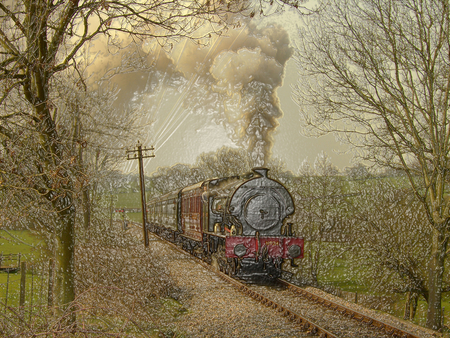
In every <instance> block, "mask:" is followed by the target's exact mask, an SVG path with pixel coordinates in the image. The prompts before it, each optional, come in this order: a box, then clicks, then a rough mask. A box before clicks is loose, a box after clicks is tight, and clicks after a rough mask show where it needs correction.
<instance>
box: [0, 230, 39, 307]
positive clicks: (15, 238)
mask: <svg viewBox="0 0 450 338" xmlns="http://www.w3.org/2000/svg"><path fill="white" fill-rule="evenodd" d="M42 245H43V241H42V240H41V239H40V238H39V237H37V236H35V235H33V234H32V233H31V232H30V231H28V230H0V252H1V253H2V254H3V256H4V257H8V255H9V254H19V253H20V254H21V257H20V260H21V262H26V266H27V273H26V278H27V281H26V295H28V297H26V304H30V303H31V289H32V288H33V304H34V305H37V304H39V303H40V302H41V299H42V295H43V290H41V289H42V288H41V287H40V284H41V283H40V275H41V274H42V271H40V269H38V268H37V265H36V264H35V263H36V262H37V261H38V260H39V258H40V257H41V254H42ZM4 262H5V260H4ZM5 263H6V265H8V266H11V265H13V266H16V265H17V264H18V262H17V261H16V260H14V261H9V260H8V261H6V262H5ZM2 265H4V264H2ZM20 276H21V273H20V272H15V273H7V272H3V271H2V272H0V285H1V287H0V302H1V304H2V305H3V306H4V305H5V302H6V296H7V294H8V300H7V305H8V306H18V305H19V290H20Z"/></svg>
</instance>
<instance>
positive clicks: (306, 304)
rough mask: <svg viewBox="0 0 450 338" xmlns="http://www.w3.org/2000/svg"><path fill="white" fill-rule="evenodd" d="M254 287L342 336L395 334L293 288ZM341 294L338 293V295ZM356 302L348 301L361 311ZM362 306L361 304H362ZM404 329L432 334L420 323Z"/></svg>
mask: <svg viewBox="0 0 450 338" xmlns="http://www.w3.org/2000/svg"><path fill="white" fill-rule="evenodd" d="M250 289H252V290H254V291H256V292H258V293H260V294H262V295H264V296H265V297H267V298H269V299H272V300H273V301H276V302H277V303H278V304H280V305H282V306H284V307H286V308H288V309H290V310H292V311H293V312H295V313H298V314H299V315H301V316H304V317H306V318H308V319H309V320H311V321H312V322H314V323H316V324H317V325H319V326H321V327H323V328H324V329H326V330H328V331H330V332H331V333H333V334H335V335H336V336H338V337H349V338H350V337H358V338H372V337H380V338H389V337H392V335H389V334H384V333H383V332H382V331H380V330H379V329H378V328H376V327H372V326H369V325H367V324H366V323H360V322H359V321H357V320H355V319H352V318H350V317H349V316H348V315H343V314H341V313H339V312H337V311H335V310H333V309H330V308H328V307H325V306H323V305H321V304H318V303H316V302H314V301H310V300H308V299H307V298H305V297H303V296H300V295H297V294H295V293H294V292H292V291H291V290H289V289H284V288H282V287H280V288H279V289H278V290H277V289H274V288H272V287H271V288H269V287H265V286H257V285H252V286H250ZM317 294H318V293H317ZM320 296H321V297H322V298H326V299H328V300H330V301H332V302H335V303H336V299H331V298H330V297H328V296H327V294H326V293H322V294H321V295H320ZM335 298H337V297H335ZM354 305H355V304H351V303H348V302H347V304H345V306H346V307H348V308H352V309H353V310H356V311H359V312H363V311H360V309H356V308H355V307H354ZM360 308H361V307H360ZM363 314H365V315H368V316H371V317H372V318H376V319H378V320H380V321H383V322H386V317H385V315H383V314H378V315H375V314H374V313H370V311H369V310H366V311H364V313H363ZM390 324H392V325H394V326H396V327H399V328H400V325H399V324H398V323H392V322H391V323H390ZM401 328H402V329H404V330H406V331H408V332H409V333H411V334H414V335H415V336H416V337H432V335H430V334H429V333H428V332H426V331H425V330H422V329H421V328H420V327H418V326H415V325H412V324H411V325H406V323H404V325H403V327H401Z"/></svg>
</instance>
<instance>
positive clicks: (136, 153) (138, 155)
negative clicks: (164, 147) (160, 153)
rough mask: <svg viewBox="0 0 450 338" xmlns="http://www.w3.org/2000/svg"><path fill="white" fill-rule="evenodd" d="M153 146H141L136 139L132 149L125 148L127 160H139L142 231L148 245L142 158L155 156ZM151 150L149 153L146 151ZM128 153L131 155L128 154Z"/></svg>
mask: <svg viewBox="0 0 450 338" xmlns="http://www.w3.org/2000/svg"><path fill="white" fill-rule="evenodd" d="M154 150H155V148H153V147H150V148H142V144H141V143H140V142H139V141H138V143H137V145H136V148H134V149H133V150H127V160H136V159H137V160H139V181H140V186H141V204H142V230H143V231H144V242H145V246H146V247H148V244H149V241H148V233H147V226H146V224H147V207H146V205H145V202H146V201H145V180H144V161H143V159H144V158H149V157H155V154H154V153H153V151H154ZM147 151H151V152H152V153H151V154H150V155H147V154H146V152H147ZM130 153H132V155H131V156H130Z"/></svg>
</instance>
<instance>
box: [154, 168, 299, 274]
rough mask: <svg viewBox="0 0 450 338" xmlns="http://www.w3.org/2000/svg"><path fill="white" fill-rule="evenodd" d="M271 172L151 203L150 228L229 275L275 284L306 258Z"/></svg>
mask: <svg viewBox="0 0 450 338" xmlns="http://www.w3.org/2000/svg"><path fill="white" fill-rule="evenodd" d="M267 173H268V169H266V168H255V169H253V172H252V173H249V174H246V175H242V176H233V177H223V178H216V179H211V180H207V181H203V182H199V183H197V184H195V185H192V186H188V187H185V188H183V189H180V190H177V191H174V192H171V193H168V194H165V195H162V196H159V197H157V198H153V199H151V200H150V201H149V202H148V204H147V210H148V229H149V230H150V231H152V232H154V233H156V234H158V235H159V236H161V237H163V238H165V239H167V240H169V241H171V242H173V243H175V244H177V245H178V246H180V247H182V248H183V249H184V250H185V251H188V252H190V253H191V254H192V255H195V256H197V257H198V258H201V259H202V260H204V261H206V262H208V263H209V264H211V265H213V266H215V267H216V268H218V269H220V270H221V271H223V272H225V273H227V274H228V275H231V276H235V277H238V278H240V279H243V280H246V281H257V282H266V281H267V282H270V281H273V280H275V279H276V278H278V277H280V275H281V273H282V269H281V266H282V263H283V261H285V260H291V264H293V263H294V259H299V258H303V238H299V237H295V234H294V233H293V231H292V223H287V222H286V221H287V218H288V216H290V215H292V214H293V213H294V203H293V200H292V197H291V195H290V194H289V192H288V191H287V190H286V188H285V187H284V186H283V185H282V184H281V183H279V182H278V181H275V180H273V179H270V178H269V177H268V175H267Z"/></svg>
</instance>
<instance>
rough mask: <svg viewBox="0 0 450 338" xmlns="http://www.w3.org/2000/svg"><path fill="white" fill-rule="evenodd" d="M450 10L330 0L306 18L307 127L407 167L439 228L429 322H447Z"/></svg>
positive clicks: (300, 58) (300, 96)
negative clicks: (444, 299) (443, 309)
mask: <svg viewBox="0 0 450 338" xmlns="http://www.w3.org/2000/svg"><path fill="white" fill-rule="evenodd" d="M449 24H450V16H449V3H448V1H444V0H427V1H418V0H406V1H393V0H381V1H375V0H364V1H354V0H348V1H334V0H330V1H328V2H326V8H325V10H324V11H323V12H322V13H321V15H320V16H312V17H310V18H308V19H307V20H306V21H305V28H304V29H302V31H301V32H300V34H299V35H300V42H299V45H298V53H297V62H298V65H299V69H300V70H299V72H300V76H301V79H300V80H299V83H298V85H297V86H296V88H295V92H294V96H295V100H296V102H297V103H298V105H299V107H300V112H301V114H302V116H303V120H304V122H305V125H306V126H307V127H310V130H311V131H314V132H315V133H319V134H320V133H328V132H336V133H338V134H339V135H340V136H341V138H342V139H343V140H345V141H347V142H348V143H350V144H351V145H353V146H354V148H355V150H357V151H358V153H357V154H358V155H359V156H360V157H361V158H362V159H365V160H370V161H373V162H374V163H376V164H378V165H380V166H384V167H390V168H393V169H397V170H402V171H403V172H404V173H405V174H406V175H407V177H408V179H409V183H410V185H411V187H412V189H413V190H414V194H415V196H416V197H417V199H418V200H419V201H420V203H422V205H423V207H424V210H425V212H426V215H427V220H428V224H429V226H430V227H431V229H432V236H431V239H430V245H431V248H432V249H431V255H430V259H429V262H428V284H429V285H428V290H429V296H428V313H427V327H429V328H433V329H439V328H440V327H441V315H442V314H441V297H442V290H443V287H442V281H443V276H444V261H445V258H446V255H447V253H446V251H447V245H448V240H449V234H450V232H449V226H450V213H449V211H450V200H449V199H448V198H446V196H445V194H446V193H445V191H446V188H448V180H449V177H450V176H449V174H448V170H449V166H450V158H449V156H448V155H449V149H450V120H449V118H448V107H449V97H450V95H449V94H450V81H449V68H448V65H449V63H450V39H449V31H450V30H449V28H450V25H449Z"/></svg>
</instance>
